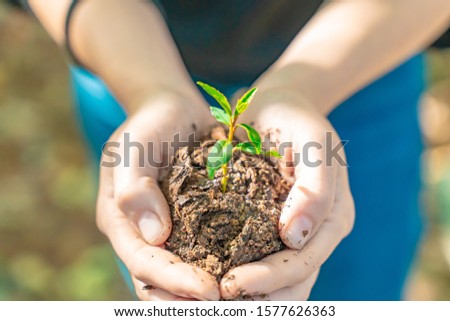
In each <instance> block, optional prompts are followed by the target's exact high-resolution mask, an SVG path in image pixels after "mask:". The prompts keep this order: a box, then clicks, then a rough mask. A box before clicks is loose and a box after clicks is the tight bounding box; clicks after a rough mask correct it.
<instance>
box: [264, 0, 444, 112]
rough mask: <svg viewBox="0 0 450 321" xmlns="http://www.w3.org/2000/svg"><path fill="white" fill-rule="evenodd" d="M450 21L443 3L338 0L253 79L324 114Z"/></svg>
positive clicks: (414, 50)
mask: <svg viewBox="0 0 450 321" xmlns="http://www.w3.org/2000/svg"><path fill="white" fill-rule="evenodd" d="M449 21H450V3H449V2H448V0H430V1H423V0H393V1H387V0H386V1H383V0H359V1H350V0H347V1H346V0H341V1H333V2H331V3H330V4H328V5H327V6H325V7H324V8H323V9H322V10H321V11H320V12H319V13H317V14H316V16H315V17H314V18H313V19H312V20H311V21H310V23H309V24H308V25H307V26H306V27H305V29H304V30H302V31H301V32H300V33H299V34H298V36H297V37H296V38H295V39H294V40H293V41H292V43H291V44H290V45H289V47H288V48H287V49H286V51H285V52H284V53H283V54H282V55H281V57H280V58H279V59H278V61H276V63H274V64H273V66H272V67H271V68H269V69H268V71H267V72H266V73H264V74H263V75H262V76H261V77H260V79H259V80H258V81H257V85H258V86H259V87H260V92H261V94H260V97H261V98H262V96H264V92H274V90H277V91H279V92H283V93H286V94H287V95H289V93H292V94H293V95H296V94H299V95H302V96H303V97H304V98H306V99H307V100H308V101H309V102H310V103H311V104H312V105H314V106H316V108H319V109H320V112H321V113H323V114H325V115H326V114H328V113H329V112H331V110H332V109H333V108H335V107H336V106H337V105H338V104H339V103H340V102H342V101H343V100H344V99H346V98H348V97H349V96H350V95H351V94H353V93H354V92H356V91H357V90H359V89H361V88H362V87H364V86H365V85H367V84H368V83H369V82H370V81H372V80H374V79H376V78H377V77H379V76H381V75H382V74H383V73H385V72H387V71H388V70H390V69H391V68H393V67H394V66H395V65H397V64H398V63H400V62H401V61H403V60H404V59H406V58H408V57H409V56H411V55H413V54H414V53H416V52H418V51H419V50H421V49H423V48H424V47H425V46H426V45H428V44H429V43H430V42H431V41H432V40H433V39H434V38H435V37H437V36H438V35H439V33H440V32H443V31H444V30H445V28H446V27H447V26H448V24H449Z"/></svg>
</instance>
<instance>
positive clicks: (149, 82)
mask: <svg viewBox="0 0 450 321" xmlns="http://www.w3.org/2000/svg"><path fill="white" fill-rule="evenodd" d="M29 2H30V4H31V6H32V8H33V10H34V12H35V13H36V15H37V16H38V18H39V20H41V22H42V24H43V25H44V27H45V28H46V29H47V30H48V31H49V33H50V34H51V35H52V37H53V38H54V39H55V40H56V41H57V42H58V43H59V44H62V43H64V20H65V16H66V13H67V10H68V7H69V4H70V1H68V0H30V1H29ZM70 41H71V48H72V50H73V52H74V54H75V56H76V57H77V59H78V60H79V61H80V62H81V64H82V65H84V66H85V67H87V68H88V69H90V70H92V71H93V72H95V73H96V74H97V75H99V76H100V77H101V78H102V79H103V80H104V81H105V82H106V83H107V85H108V86H109V87H110V89H111V90H112V92H113V93H114V94H115V95H116V97H117V98H118V99H119V101H120V102H121V103H122V104H123V105H124V106H125V108H126V109H127V111H128V112H129V113H133V112H134V111H136V110H137V109H138V108H139V107H140V106H141V105H142V104H144V103H145V101H146V100H147V99H149V98H150V97H152V96H153V95H155V94H156V93H164V92H174V93H176V94H180V95H183V96H185V97H188V98H189V99H192V100H194V101H196V102H198V103H199V104H201V103H202V100H201V98H200V95H199V93H198V90H196V88H195V87H194V85H193V83H192V81H191V79H190V77H189V75H188V72H187V70H186V68H185V66H184V64H183V62H182V59H181V57H180V55H179V53H178V50H177V48H176V46H175V43H174V42H173V40H172V38H171V35H170V33H169V31H168V29H167V26H166V24H165V22H164V20H163V18H162V17H161V14H160V13H159V10H158V9H157V8H156V7H155V6H154V5H153V4H151V3H149V2H146V1H142V0H127V1H123V0H84V1H82V2H81V3H79V4H78V6H77V8H76V9H75V11H74V13H73V16H72V19H71V25H70Z"/></svg>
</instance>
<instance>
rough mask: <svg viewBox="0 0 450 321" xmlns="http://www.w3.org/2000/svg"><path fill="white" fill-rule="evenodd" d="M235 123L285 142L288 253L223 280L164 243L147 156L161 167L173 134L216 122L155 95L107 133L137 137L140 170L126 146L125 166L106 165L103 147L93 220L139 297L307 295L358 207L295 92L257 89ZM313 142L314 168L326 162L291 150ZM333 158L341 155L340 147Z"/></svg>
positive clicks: (343, 170) (187, 103)
mask: <svg viewBox="0 0 450 321" xmlns="http://www.w3.org/2000/svg"><path fill="white" fill-rule="evenodd" d="M240 121H241V122H244V123H251V124H254V126H255V127H256V129H258V131H259V132H260V133H265V132H272V133H274V132H275V133H274V134H272V136H271V140H272V141H277V142H278V143H280V142H290V143H291V144H290V145H289V146H290V147H288V148H285V149H284V150H280V151H279V152H280V153H281V154H282V155H283V158H282V159H281V164H282V166H281V167H282V171H283V174H284V175H285V177H286V178H288V179H290V180H292V182H293V187H292V189H291V191H290V194H289V197H288V200H287V202H286V204H285V206H284V209H283V210H282V213H281V217H280V220H279V231H280V236H281V239H282V240H283V242H284V243H285V244H286V245H287V247H288V249H285V250H282V251H280V252H277V253H274V254H272V255H269V256H267V257H265V258H264V259H262V260H261V261H257V262H252V263H249V264H245V265H242V266H239V267H236V268H234V269H232V270H230V271H229V272H228V273H227V275H228V276H230V275H233V277H231V278H229V277H226V276H227V275H225V277H224V278H223V279H222V281H221V282H220V283H218V282H217V281H216V279H215V278H213V277H212V275H210V274H209V273H207V272H205V271H203V270H202V269H200V268H197V267H194V266H191V265H189V264H187V263H184V262H183V261H182V260H181V259H180V258H179V257H177V256H176V255H174V254H172V253H171V252H169V251H167V250H166V249H165V246H164V242H165V241H166V240H167V238H168V237H169V235H170V232H171V218H170V212H169V207H168V205H167V202H166V199H165V197H164V195H163V194H162V192H161V190H160V188H159V185H158V181H157V180H158V176H159V175H160V174H161V171H162V170H163V169H162V168H159V167H155V166H152V165H151V164H150V163H149V162H148V161H147V157H148V156H147V155H151V157H152V159H153V161H154V162H156V163H159V162H162V163H164V161H167V159H169V158H170V157H171V155H170V152H171V150H172V149H169V150H165V149H164V148H162V146H163V144H162V143H163V142H166V143H167V142H172V141H173V140H174V137H175V135H176V134H179V137H180V140H182V141H183V140H185V141H187V137H188V135H189V134H192V133H193V132H195V133H196V137H197V139H198V138H199V137H200V134H201V133H204V132H206V131H207V130H208V129H209V128H210V127H211V126H212V125H214V123H215V119H214V118H213V117H212V115H211V114H210V113H209V109H208V105H207V103H206V101H202V103H199V102H198V101H195V102H194V101H193V100H192V99H190V98H188V97H186V96H184V95H182V94H179V93H175V92H160V93H158V94H155V95H153V96H152V97H151V98H149V99H148V100H147V101H145V102H144V103H142V106H141V107H140V108H139V110H138V111H137V112H136V113H134V114H133V115H131V116H129V117H128V119H127V121H126V122H125V123H124V124H123V125H122V126H121V127H119V128H118V129H117V130H116V131H115V133H114V134H113V135H112V136H111V138H110V141H111V142H118V143H119V144H120V146H123V144H124V140H125V134H127V135H129V139H130V141H134V142H141V143H142V146H143V147H144V153H143V154H144V155H145V162H144V165H145V166H140V165H142V155H141V154H140V153H142V150H141V151H140V150H139V148H130V149H129V155H127V156H129V163H126V162H124V157H122V158H121V161H120V163H119V164H118V165H117V164H116V166H104V164H106V163H108V164H111V162H112V161H113V160H112V159H110V156H107V155H106V153H104V155H103V157H102V164H103V165H101V169H100V185H99V195H98V200H97V225H98V227H99V229H100V230H101V231H102V232H103V233H104V234H105V235H106V236H107V237H108V239H109V240H110V242H111V244H112V246H113V248H114V250H115V252H116V254H117V255H118V257H119V258H120V259H121V260H122V261H123V262H124V264H125V265H126V267H127V269H128V270H129V272H130V274H131V278H132V280H133V283H134V286H135V291H136V294H137V296H138V298H139V299H141V300H219V299H221V298H222V299H233V298H236V297H238V296H241V295H246V297H249V298H252V297H253V296H254V299H255V300H261V299H264V300H306V299H307V298H308V297H309V294H310V292H311V289H312V287H313V286H314V283H315V281H316V279H317V276H318V273H319V269H320V266H321V265H322V264H323V263H324V262H325V260H326V259H327V258H328V257H329V256H330V254H331V253H332V252H333V251H334V249H335V248H336V246H337V245H338V244H339V242H340V241H341V240H342V239H343V238H344V237H345V236H346V235H348V233H350V231H351V229H352V227H353V222H354V212H355V211H354V203H353V198H352V195H351V192H350V188H349V183H348V176H347V167H346V166H342V164H339V163H338V162H337V161H333V162H332V163H331V164H329V163H328V164H327V163H326V162H325V160H326V155H325V154H326V148H325V144H326V133H327V132H328V133H331V137H332V140H333V142H334V143H338V142H340V140H339V137H338V136H337V134H336V132H335V130H334V129H333V127H332V126H331V124H330V123H329V122H328V120H327V118H326V116H324V115H322V114H321V113H320V112H319V111H318V110H317V109H316V108H315V107H314V106H311V105H310V104H309V103H308V102H307V101H306V100H304V99H303V98H302V97H301V95H297V94H295V93H285V92H282V91H279V92H277V91H276V90H273V91H266V92H262V93H261V92H259V93H258V94H257V95H256V97H255V98H254V100H253V102H252V105H251V106H250V108H249V109H248V110H247V111H246V112H245V113H244V114H243V115H242V116H241V117H240ZM274 129H276V130H275V131H274ZM238 134H239V133H238ZM328 135H330V134H328ZM127 139H128V138H127ZM148 142H153V146H150V145H148V144H147V143H148ZM309 142H314V144H315V145H314V146H316V147H315V148H310V149H309V150H308V155H307V156H308V159H309V160H310V161H312V162H313V163H314V164H316V163H315V161H317V160H319V161H322V163H321V164H320V165H315V166H311V163H308V164H305V162H304V161H300V162H294V157H295V156H294V155H295V154H301V153H302V152H303V151H302V149H303V146H305V144H307V143H309ZM316 143H318V144H320V145H321V146H322V148H318V146H319V145H317V144H316ZM149 148H151V150H150V151H149V150H148V149H149ZM120 151H121V152H122V151H123V150H122V149H120ZM339 155H340V157H342V159H345V155H344V151H343V149H341V150H340V151H339ZM121 156H125V155H121ZM300 156H302V155H300ZM303 156H305V155H303ZM300 159H302V157H300ZM166 163H167V162H166ZM292 164H294V165H295V166H293V165H292ZM146 285H151V286H146ZM262 294H264V295H263V296H262Z"/></svg>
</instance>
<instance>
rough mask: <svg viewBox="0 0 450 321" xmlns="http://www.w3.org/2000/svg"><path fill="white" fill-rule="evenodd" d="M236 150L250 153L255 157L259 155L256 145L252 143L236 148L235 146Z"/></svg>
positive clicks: (242, 144) (245, 143)
mask: <svg viewBox="0 0 450 321" xmlns="http://www.w3.org/2000/svg"><path fill="white" fill-rule="evenodd" d="M234 148H235V149H238V150H242V151H244V152H246V153H249V154H253V155H257V154H258V151H257V150H256V147H255V145H253V144H252V143H250V142H243V143H239V144H237V145H236V146H234Z"/></svg>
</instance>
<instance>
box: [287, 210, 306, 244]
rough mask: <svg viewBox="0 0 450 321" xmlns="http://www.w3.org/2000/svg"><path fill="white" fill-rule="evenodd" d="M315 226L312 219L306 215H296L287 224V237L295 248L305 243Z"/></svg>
mask: <svg viewBox="0 0 450 321" xmlns="http://www.w3.org/2000/svg"><path fill="white" fill-rule="evenodd" d="M312 228H313V224H312V221H311V220H310V219H309V218H308V217H307V216H305V215H302V216H300V217H295V218H294V219H293V220H292V222H291V224H289V225H288V226H287V229H286V233H285V237H286V238H287V240H288V241H289V243H291V244H292V246H294V247H295V248H300V247H302V246H303V245H305V243H306V241H307V240H308V238H309V236H310V234H311V231H312Z"/></svg>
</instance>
